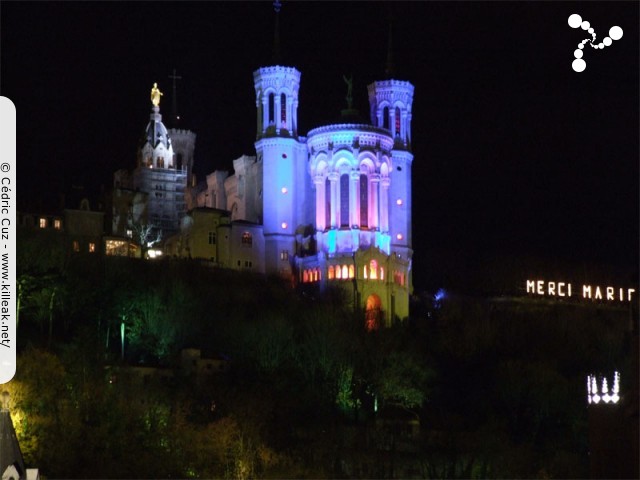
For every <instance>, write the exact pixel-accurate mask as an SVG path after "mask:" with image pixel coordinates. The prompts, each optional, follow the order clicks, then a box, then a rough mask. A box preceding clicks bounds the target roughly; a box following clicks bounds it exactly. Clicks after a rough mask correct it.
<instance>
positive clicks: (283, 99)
mask: <svg viewBox="0 0 640 480" xmlns="http://www.w3.org/2000/svg"><path fill="white" fill-rule="evenodd" d="M280 122H281V123H282V125H283V126H286V125H287V96H286V95H285V94H284V93H283V94H282V95H280Z"/></svg>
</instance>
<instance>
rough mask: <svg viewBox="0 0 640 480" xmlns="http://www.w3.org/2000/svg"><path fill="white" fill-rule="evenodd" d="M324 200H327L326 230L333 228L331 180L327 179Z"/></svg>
mask: <svg viewBox="0 0 640 480" xmlns="http://www.w3.org/2000/svg"><path fill="white" fill-rule="evenodd" d="M324 199H325V209H324V222H325V228H331V226H332V225H331V180H329V178H328V177H327V179H326V180H325V182H324Z"/></svg>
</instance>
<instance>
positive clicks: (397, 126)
mask: <svg viewBox="0 0 640 480" xmlns="http://www.w3.org/2000/svg"><path fill="white" fill-rule="evenodd" d="M396 135H400V107H396Z"/></svg>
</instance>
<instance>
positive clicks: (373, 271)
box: [369, 260, 378, 280]
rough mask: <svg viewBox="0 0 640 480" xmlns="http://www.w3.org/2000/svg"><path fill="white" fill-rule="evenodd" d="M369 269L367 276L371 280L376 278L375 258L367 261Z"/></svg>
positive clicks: (376, 266)
mask: <svg viewBox="0 0 640 480" xmlns="http://www.w3.org/2000/svg"><path fill="white" fill-rule="evenodd" d="M369 270H370V275H369V278H371V280H377V278H378V262H376V261H375V260H371V262H369Z"/></svg>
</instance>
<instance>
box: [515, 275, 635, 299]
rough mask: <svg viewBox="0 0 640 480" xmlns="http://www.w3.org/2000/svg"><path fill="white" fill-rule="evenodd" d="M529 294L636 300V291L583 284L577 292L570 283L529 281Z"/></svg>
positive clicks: (633, 289)
mask: <svg viewBox="0 0 640 480" xmlns="http://www.w3.org/2000/svg"><path fill="white" fill-rule="evenodd" d="M527 293H531V294H533V295H540V296H545V297H574V294H575V297H576V298H584V299H587V300H605V301H609V302H630V301H631V300H632V299H633V298H634V294H635V293H636V289H635V288H623V287H611V286H606V287H603V286H600V285H587V284H583V285H581V287H580V288H579V289H577V290H576V289H574V288H573V286H572V285H571V283H569V282H551V281H547V280H527Z"/></svg>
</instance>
